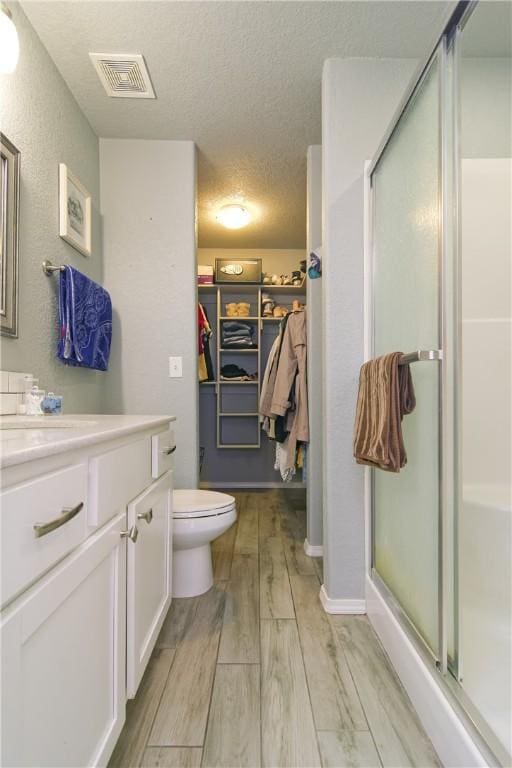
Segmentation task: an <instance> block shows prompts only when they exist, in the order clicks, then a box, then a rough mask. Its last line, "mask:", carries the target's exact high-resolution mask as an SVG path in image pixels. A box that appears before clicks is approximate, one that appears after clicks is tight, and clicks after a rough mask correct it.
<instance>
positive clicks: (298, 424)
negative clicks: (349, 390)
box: [270, 310, 309, 467]
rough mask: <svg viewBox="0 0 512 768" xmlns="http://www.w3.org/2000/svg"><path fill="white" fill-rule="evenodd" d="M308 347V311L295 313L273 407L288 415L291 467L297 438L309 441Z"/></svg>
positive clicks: (275, 411)
mask: <svg viewBox="0 0 512 768" xmlns="http://www.w3.org/2000/svg"><path fill="white" fill-rule="evenodd" d="M306 348H307V332H306V312H305V310H304V311H301V312H293V313H292V314H291V316H290V317H289V319H288V323H287V325H286V330H285V333H284V337H283V343H282V346H281V354H280V355H279V365H278V369H277V375H276V380H275V384H274V391H273V393H272V403H271V406H270V408H271V411H272V413H273V414H275V415H276V416H288V419H287V426H288V428H289V431H290V435H289V439H288V466H289V467H294V466H295V454H296V449H297V441H299V440H300V441H301V442H304V443H307V442H309V417H308V391H307V367H306V366H307V354H306ZM292 406H294V407H293V408H292Z"/></svg>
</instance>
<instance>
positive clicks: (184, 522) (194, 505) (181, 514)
mask: <svg viewBox="0 0 512 768" xmlns="http://www.w3.org/2000/svg"><path fill="white" fill-rule="evenodd" d="M235 520H236V504H235V499H234V498H233V496H228V494H227V493H217V492H216V491H199V490H177V491H174V493H173V545H172V546H173V564H172V594H173V597H194V596H195V595H202V594H203V592H207V591H208V590H209V589H210V587H211V586H212V584H213V569H212V555H211V550H210V542H211V541H213V540H214V539H217V538H218V537H219V536H221V535H222V534H223V533H224V532H225V531H227V530H228V528H230V527H231V526H232V525H233V523H234V522H235Z"/></svg>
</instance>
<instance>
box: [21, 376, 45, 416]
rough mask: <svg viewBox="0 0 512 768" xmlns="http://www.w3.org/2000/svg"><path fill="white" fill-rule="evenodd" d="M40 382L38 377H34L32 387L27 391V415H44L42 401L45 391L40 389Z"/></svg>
mask: <svg viewBox="0 0 512 768" xmlns="http://www.w3.org/2000/svg"><path fill="white" fill-rule="evenodd" d="M27 378H29V377H27ZM38 384H39V381H38V379H32V386H31V388H30V389H29V390H27V391H26V392H25V413H26V414H27V416H42V414H43V409H42V403H43V399H44V396H45V391H44V389H39V387H38Z"/></svg>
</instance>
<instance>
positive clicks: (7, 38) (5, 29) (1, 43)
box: [0, 3, 20, 75]
mask: <svg viewBox="0 0 512 768" xmlns="http://www.w3.org/2000/svg"><path fill="white" fill-rule="evenodd" d="M19 55H20V43H19V40H18V31H17V29H16V26H15V24H14V21H13V20H12V14H11V12H10V10H9V9H8V7H7V6H6V5H5V4H4V3H1V4H0V72H1V73H2V74H3V75H10V74H12V72H14V70H15V69H16V65H17V64H18V58H19Z"/></svg>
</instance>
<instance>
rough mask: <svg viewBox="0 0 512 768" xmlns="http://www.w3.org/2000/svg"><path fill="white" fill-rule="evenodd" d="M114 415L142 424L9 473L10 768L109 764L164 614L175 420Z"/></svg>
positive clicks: (6, 749)
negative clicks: (160, 439) (159, 458)
mask: <svg viewBox="0 0 512 768" xmlns="http://www.w3.org/2000/svg"><path fill="white" fill-rule="evenodd" d="M97 418H98V419H101V418H102V417H97ZM104 418H105V419H113V418H114V417H104ZM117 418H118V419H119V420H120V421H121V420H123V419H124V420H125V422H126V420H128V419H130V418H131V419H132V421H133V420H135V419H138V420H139V421H138V422H137V424H138V428H137V429H136V430H134V433H133V434H131V433H130V431H129V430H128V431H127V433H126V434H124V433H123V435H122V437H119V435H118V434H116V435H115V436H114V437H115V439H114V437H113V438H112V439H111V440H108V430H107V435H103V437H102V439H100V440H98V442H97V443H96V442H95V441H94V440H92V439H91V438H89V439H88V441H87V442H86V445H85V446H83V445H82V444H80V440H79V439H78V437H77V439H76V441H75V442H76V443H77V445H76V448H74V449H71V448H70V446H69V440H67V441H66V440H64V438H63V439H62V441H63V443H65V448H66V450H62V451H61V452H56V451H55V450H54V451H53V454H52V455H49V456H38V457H37V460H34V461H28V460H27V459H26V458H25V459H24V461H21V462H20V463H19V464H16V463H15V462H13V461H12V460H10V463H9V465H8V467H7V468H5V464H4V469H3V474H2V497H1V502H2V504H1V511H0V527H1V553H2V560H3V562H2V582H3V583H2V585H1V586H2V589H1V597H2V612H1V614H0V644H1V649H2V660H1V681H0V687H1V734H0V738H1V755H0V765H2V766H9V767H11V766H12V767H13V768H14V766H37V767H38V768H39V767H41V768H43V766H48V767H50V766H51V767H52V768H57V767H61V766H62V767H64V766H67V767H69V766H73V768H78V767H79V766H106V765H107V763H108V760H109V758H110V755H111V753H112V750H113V748H114V746H115V743H116V741H117V739H118V736H119V734H120V732H121V729H122V727H123V724H124V721H125V710H126V699H127V698H128V697H132V696H134V695H135V692H136V690H137V687H138V685H139V683H140V679H141V677H142V675H143V672H144V669H145V666H146V664H147V662H148V660H149V657H150V655H151V651H152V650H153V647H154V644H155V641H156V638H157V636H158V633H159V630H160V628H161V625H162V623H163V621H164V619H165V615H166V613H167V611H168V609H169V606H170V602H171V574H172V477H173V472H172V469H169V462H168V461H167V463H166V464H165V467H164V465H162V468H161V470H160V471H159V472H155V467H154V457H155V450H154V444H155V440H154V439H153V438H154V437H155V436H158V435H161V434H162V430H165V431H166V434H167V436H168V437H169V440H167V441H166V442H165V445H164V446H163V447H162V448H161V451H162V455H163V456H165V457H167V456H170V455H171V454H169V453H168V452H169V450H170V448H172V447H173V445H170V443H171V442H173V439H174V438H173V435H172V432H170V430H169V429H168V427H169V419H167V421H165V419H163V418H162V417H117ZM144 419H145V420H146V421H149V422H150V424H149V426H148V427H146V429H144V430H141V427H140V422H141V421H142V420H144ZM125 422H122V423H125ZM129 423H130V424H131V423H132V422H129ZM143 423H144V424H145V423H146V422H145V421H144V422H143ZM27 431H31V432H34V431H33V430H27ZM43 431H44V430H41V432H43ZM27 438H28V436H27ZM30 438H31V439H30V440H29V439H27V442H28V443H29V445H30V449H31V450H32V446H33V442H34V440H35V439H37V437H36V436H35V435H34V434H32V435H31V436H30ZM3 460H4V462H5V457H3ZM164 469H165V471H164ZM155 475H157V478H158V479H156V480H155V479H154V478H155ZM158 475H159V476H158Z"/></svg>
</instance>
